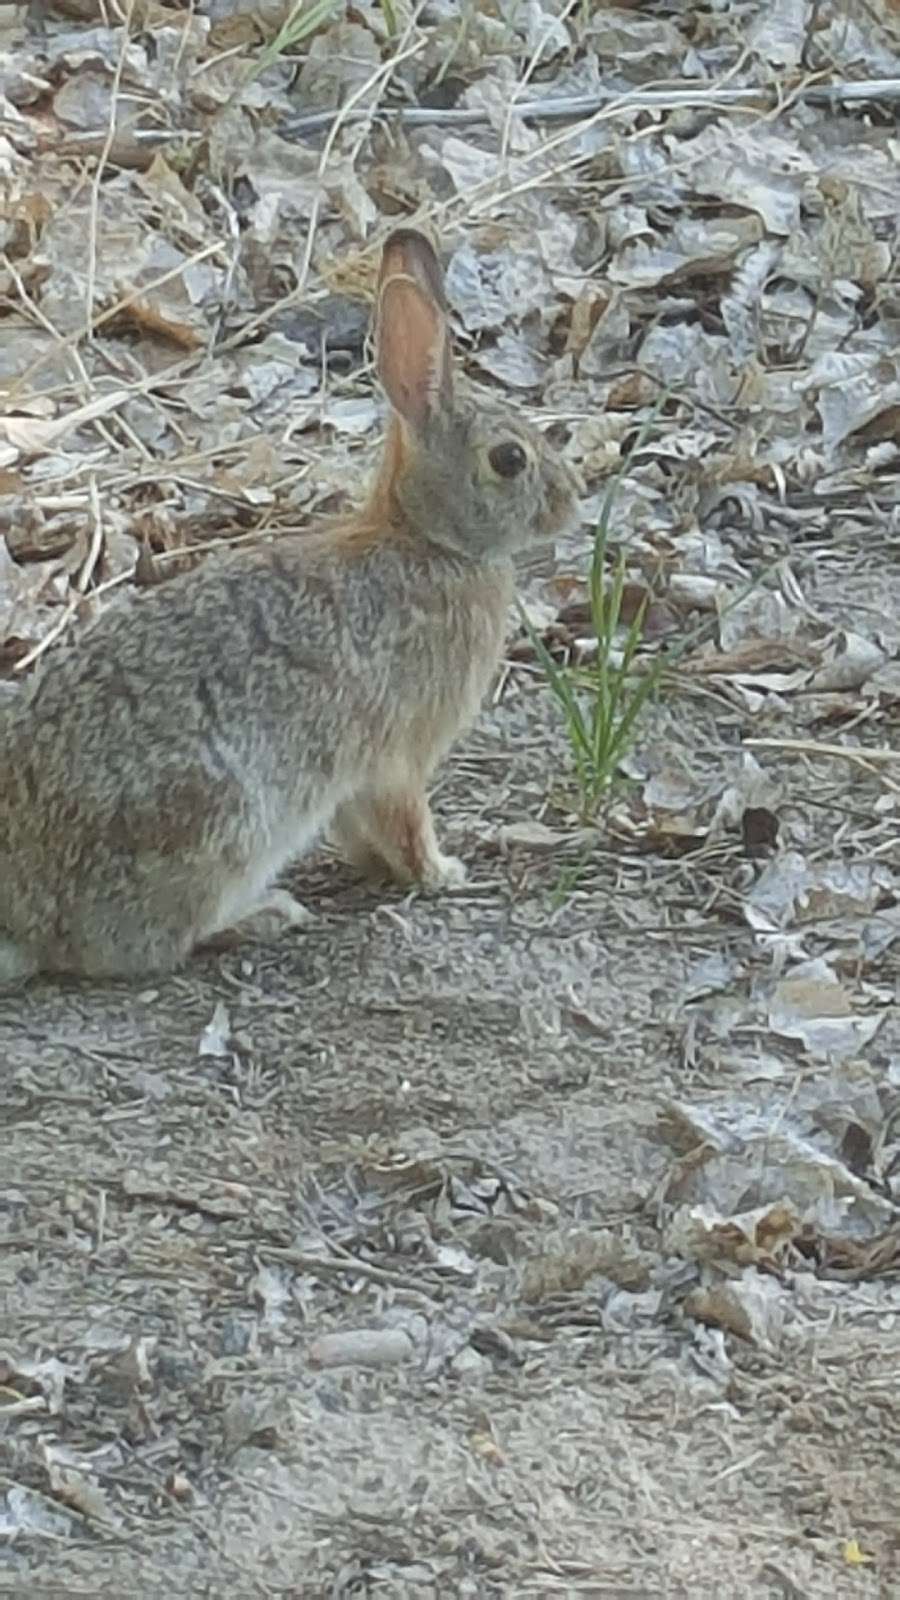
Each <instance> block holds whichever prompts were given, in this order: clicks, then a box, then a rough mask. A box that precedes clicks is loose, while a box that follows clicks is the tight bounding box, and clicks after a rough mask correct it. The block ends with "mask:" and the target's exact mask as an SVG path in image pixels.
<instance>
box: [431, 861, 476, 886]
mask: <svg viewBox="0 0 900 1600" xmlns="http://www.w3.org/2000/svg"><path fill="white" fill-rule="evenodd" d="M467 876H468V874H467V873H466V869H465V865H464V863H463V862H462V861H460V859H459V857H458V856H443V855H435V856H433V857H432V859H431V860H430V861H426V863H425V866H424V869H423V872H422V884H423V887H424V888H426V889H461V888H462V887H463V885H464V883H465V881H466V878H467Z"/></svg>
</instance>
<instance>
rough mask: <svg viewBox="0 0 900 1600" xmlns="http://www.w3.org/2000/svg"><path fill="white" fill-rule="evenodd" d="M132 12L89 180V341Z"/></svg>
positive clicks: (131, 0)
mask: <svg viewBox="0 0 900 1600" xmlns="http://www.w3.org/2000/svg"><path fill="white" fill-rule="evenodd" d="M133 10H134V0H128V9H127V11H126V13H125V16H124V18H123V27H122V47H121V49H120V50H119V56H118V60H117V61H116V69H115V72H114V73H113V80H112V87H111V88H110V94H109V121H108V124H107V128H106V137H105V139H104V141H103V148H102V149H101V151H100V155H99V158H98V161H97V167H96V171H95V172H94V176H93V178H92V180H91V206H90V212H89V215H88V266H87V282H86V284H85V329H84V333H85V338H87V339H89V338H90V337H91V334H92V332H93V324H94V288H95V285H96V281H97V227H98V223H99V218H100V185H101V184H102V182H103V174H104V172H105V171H106V165H107V162H108V161H109V156H110V151H111V150H112V147H113V140H114V139H115V137H116V126H117V121H118V112H119V94H120V92H121V89H122V74H123V73H124V71H125V58H126V56H127V55H128V45H129V41H130V39H131V13H132V11H133Z"/></svg>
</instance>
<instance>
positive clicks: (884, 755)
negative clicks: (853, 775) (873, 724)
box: [741, 739, 900, 767]
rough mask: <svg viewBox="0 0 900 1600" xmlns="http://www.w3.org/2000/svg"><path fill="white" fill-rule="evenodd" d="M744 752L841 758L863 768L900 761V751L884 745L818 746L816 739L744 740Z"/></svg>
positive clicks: (742, 745) (888, 764) (890, 764)
mask: <svg viewBox="0 0 900 1600" xmlns="http://www.w3.org/2000/svg"><path fill="white" fill-rule="evenodd" d="M741 749H742V750H784V751H787V752H793V754H795V755H800V756H841V757H843V759H844V760H845V761H858V762H861V763H862V765H863V766H865V765H874V766H884V767H886V766H892V765H893V764H894V762H895V761H900V750H889V749H887V748H886V747H885V746H884V745H876V746H874V747H872V748H871V749H869V748H867V747H866V746H865V745H847V744H817V743H816V741H815V739H744V740H742V742H741Z"/></svg>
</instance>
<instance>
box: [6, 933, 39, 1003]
mask: <svg viewBox="0 0 900 1600" xmlns="http://www.w3.org/2000/svg"><path fill="white" fill-rule="evenodd" d="M39 968H40V961H39V960H38V957H37V955H36V954H35V953H34V952H33V951H31V950H29V949H27V948H26V946H25V945H23V944H19V943H17V941H16V940H15V939H10V938H8V937H7V936H6V934H3V933H0V990H3V989H8V988H12V987H13V986H14V985H16V984H19V983H24V982H25V981H26V979H28V978H33V977H34V975H35V973H36V972H37V971H38V970H39Z"/></svg>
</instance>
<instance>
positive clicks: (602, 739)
mask: <svg viewBox="0 0 900 1600" xmlns="http://www.w3.org/2000/svg"><path fill="white" fill-rule="evenodd" d="M666 398H667V396H666V393H665V392H664V393H663V394H661V395H660V397H659V399H658V400H657V402H656V404H655V405H654V407H653V410H652V411H651V413H650V415H649V417H648V418H647V419H646V421H645V422H644V423H643V425H642V427H641V429H640V431H639V433H638V435H637V437H636V438H635V440H634V443H633V444H632V445H631V448H630V449H629V451H628V453H627V455H626V457H625V459H624V461H623V462H622V465H621V467H620V468H619V471H618V472H617V473H616V475H615V477H614V478H612V479H611V480H610V483H609V485H608V487H607V490H606V493H605V495H604V497H603V505H602V508H601V512H600V519H599V522H598V524H597V529H596V532H595V534H594V545H593V550H592V553H591V570H590V579H589V601H590V611H591V623H592V626H593V630H594V634H595V635H596V639H597V653H596V655H595V657H594V658H593V659H592V660H591V661H590V662H587V663H586V664H585V665H582V666H576V667H572V666H566V665H560V663H559V662H557V661H555V660H554V659H553V656H552V655H551V653H550V651H549V650H548V649H547V646H546V645H545V643H544V641H543V639H542V638H541V637H540V635H539V633H538V632H537V630H536V629H535V628H534V627H533V625H532V623H531V622H530V621H529V619H528V617H527V616H526V614H525V611H524V608H523V607H522V605H521V603H520V606H519V610H520V614H521V616H522V619H523V621H524V624H525V627H526V629H527V631H528V635H529V638H530V639H531V643H532V645H533V647H534V650H535V653H536V655H537V658H538V661H539V662H540V664H541V667H542V669H543V672H544V675H545V677H546V679H547V683H548V685H549V687H550V690H551V693H552V694H553V696H554V698H555V700H556V702H557V704H558V705H559V708H560V710H561V712H562V716H563V721H564V724H565V729H566V734H567V736H568V740H569V745H570V748H571V751H572V757H573V761H574V767H575V780H576V784H577V789H578V810H579V812H580V814H581V816H582V817H583V818H584V819H585V820H587V821H591V820H592V819H593V818H594V817H595V816H596V814H597V811H598V809H599V807H600V806H601V804H602V803H603V801H604V800H605V799H606V797H607V795H608V793H609V790H610V788H611V786H612V783H613V780H614V778H615V775H616V771H617V769H618V767H619V766H620V764H621V762H622V760H623V758H624V756H625V755H626V754H627V752H628V750H629V749H630V748H631V745H632V744H633V743H634V739H635V737H636V734H637V729H638V723H639V721H640V717H641V713H642V712H643V710H644V708H645V707H646V705H647V703H648V701H649V700H650V699H651V698H652V696H653V695H654V694H655V692H656V690H657V688H658V686H659V681H660V678H661V676H662V673H663V670H664V668H665V664H666V663H665V660H664V658H662V657H659V658H658V659H657V660H656V661H653V662H650V663H648V665H647V667H646V670H644V671H642V672H641V673H640V675H638V676H635V675H634V671H633V669H634V665H635V658H636V656H637V653H638V650H639V648H640V644H641V640H642V637H643V631H644V617H645V614H646V604H647V603H646V601H645V602H644V603H643V605H641V607H640V608H639V610H638V612H637V614H636V615H635V617H634V618H633V619H632V621H631V624H630V625H629V627H628V630H627V632H626V633H625V635H624V638H622V639H621V640H620V637H619V632H620V624H621V621H622V600H623V595H624V590H625V553H624V551H620V552H619V554H618V556H617V558H616V560H615V563H614V565H613V568H612V573H611V575H610V576H609V577H607V566H608V552H609V530H610V525H611V522H612V517H613V512H614V510H615V504H616V497H617V495H618V491H619V485H620V482H621V480H622V478H623V476H624V475H625V473H626V472H627V470H628V468H629V466H630V465H631V462H632V460H633V458H634V456H635V454H636V453H637V451H638V450H639V449H640V448H641V446H642V444H643V443H644V440H645V439H646V437H647V434H648V432H649V430H650V428H651V427H652V425H653V423H654V422H655V420H656V417H657V415H658V413H659V411H660V408H661V406H662V405H663V403H664V401H665V399H666Z"/></svg>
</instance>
